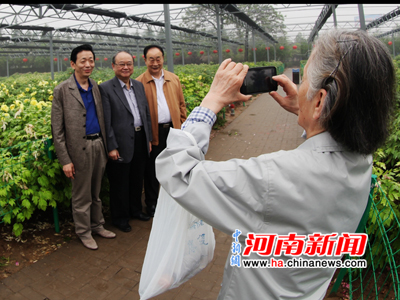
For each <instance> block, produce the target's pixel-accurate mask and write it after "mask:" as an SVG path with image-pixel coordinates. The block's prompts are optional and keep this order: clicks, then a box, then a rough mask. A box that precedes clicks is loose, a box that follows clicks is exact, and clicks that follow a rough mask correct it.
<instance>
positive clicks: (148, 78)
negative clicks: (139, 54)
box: [143, 69, 172, 83]
mask: <svg viewBox="0 0 400 300" xmlns="http://www.w3.org/2000/svg"><path fill="white" fill-rule="evenodd" d="M162 72H163V74H162V76H164V80H165V81H171V79H172V77H171V72H168V71H166V70H164V69H162ZM143 77H144V80H145V82H146V83H149V82H150V81H154V78H153V76H152V75H151V74H150V72H149V70H146V72H144V74H143Z"/></svg>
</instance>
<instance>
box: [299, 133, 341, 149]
mask: <svg viewBox="0 0 400 300" xmlns="http://www.w3.org/2000/svg"><path fill="white" fill-rule="evenodd" d="M297 149H301V150H313V151H316V152H343V151H346V149H345V148H344V147H343V145H341V144H339V143H338V142H336V141H335V140H334V139H333V137H332V136H331V134H330V133H329V132H327V131H324V132H321V133H319V134H317V135H314V136H312V137H310V138H308V139H307V140H306V141H305V142H304V143H303V144H301V145H300V146H299V147H298V148H297Z"/></svg>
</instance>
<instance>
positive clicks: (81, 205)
mask: <svg viewBox="0 0 400 300" xmlns="http://www.w3.org/2000/svg"><path fill="white" fill-rule="evenodd" d="M94 62H95V54H94V52H93V49H92V47H91V46H90V45H81V46H78V47H76V48H75V49H73V50H72V53H71V67H72V68H73V69H74V74H72V75H71V77H70V78H69V79H67V80H65V81H63V82H62V83H60V84H59V85H58V86H56V88H55V89H54V99H53V104H52V109H51V127H52V134H53V142H54V147H55V150H56V153H57V158H58V160H59V162H60V164H61V165H62V166H63V171H64V174H65V176H67V177H68V178H70V179H71V182H72V194H71V198H72V199H71V203H72V215H73V218H74V223H75V232H76V234H77V235H78V237H79V238H80V239H81V241H82V243H83V245H84V246H85V247H87V248H89V249H92V250H96V249H97V248H98V247H97V244H96V241H95V240H94V239H93V237H92V233H93V234H97V235H100V236H102V237H104V238H114V237H115V233H113V232H111V231H108V230H106V229H104V227H103V224H104V218H103V213H102V203H101V200H100V198H99V194H100V187H101V180H102V177H103V174H104V170H105V166H106V162H107V148H106V145H107V144H106V140H105V139H106V134H105V126H104V116H103V105H102V103H101V96H100V91H99V88H98V86H97V83H96V82H95V81H94V80H93V79H90V78H89V76H90V75H91V74H92V71H93V68H94Z"/></svg>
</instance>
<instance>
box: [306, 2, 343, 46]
mask: <svg viewBox="0 0 400 300" xmlns="http://www.w3.org/2000/svg"><path fill="white" fill-rule="evenodd" d="M332 5H334V6H335V8H336V7H338V4H325V6H324V7H323V8H322V11H321V13H320V15H319V17H318V19H317V21H316V22H315V25H314V28H313V29H312V31H311V33H310V36H309V37H308V43H312V41H313V40H314V38H315V36H316V35H317V33H318V32H319V31H320V30H321V28H322V27H323V26H324V25H325V23H326V20H328V19H329V17H330V16H331V15H332V13H333V12H332Z"/></svg>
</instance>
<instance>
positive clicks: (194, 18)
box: [181, 4, 285, 60]
mask: <svg viewBox="0 0 400 300" xmlns="http://www.w3.org/2000/svg"><path fill="white" fill-rule="evenodd" d="M237 7H238V8H239V10H241V11H243V12H244V13H245V14H246V15H248V16H249V17H250V18H251V19H252V20H253V21H254V22H255V23H256V24H258V25H259V26H260V27H261V28H263V29H264V30H265V31H266V32H267V33H269V34H271V35H272V36H274V35H277V34H284V33H285V32H284V29H285V25H284V24H283V21H284V17H283V15H282V14H281V13H279V12H277V11H276V10H275V8H274V7H273V6H272V5H270V4H237ZM215 15H216V10H215V6H214V5H210V4H207V5H203V6H198V5H196V6H193V7H192V8H189V9H187V10H186V12H185V15H184V17H182V23H181V26H183V27H187V28H189V29H195V30H199V31H206V32H209V33H212V34H215V31H216V30H217V21H216V18H215V17H213V16H215ZM220 17H221V18H220V19H221V22H220V27H221V36H222V37H223V38H229V39H242V40H244V45H245V60H248V48H249V36H250V28H249V27H248V26H243V22H241V21H238V19H237V18H236V17H234V16H233V15H232V14H230V13H228V12H226V11H224V10H220Z"/></svg>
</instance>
